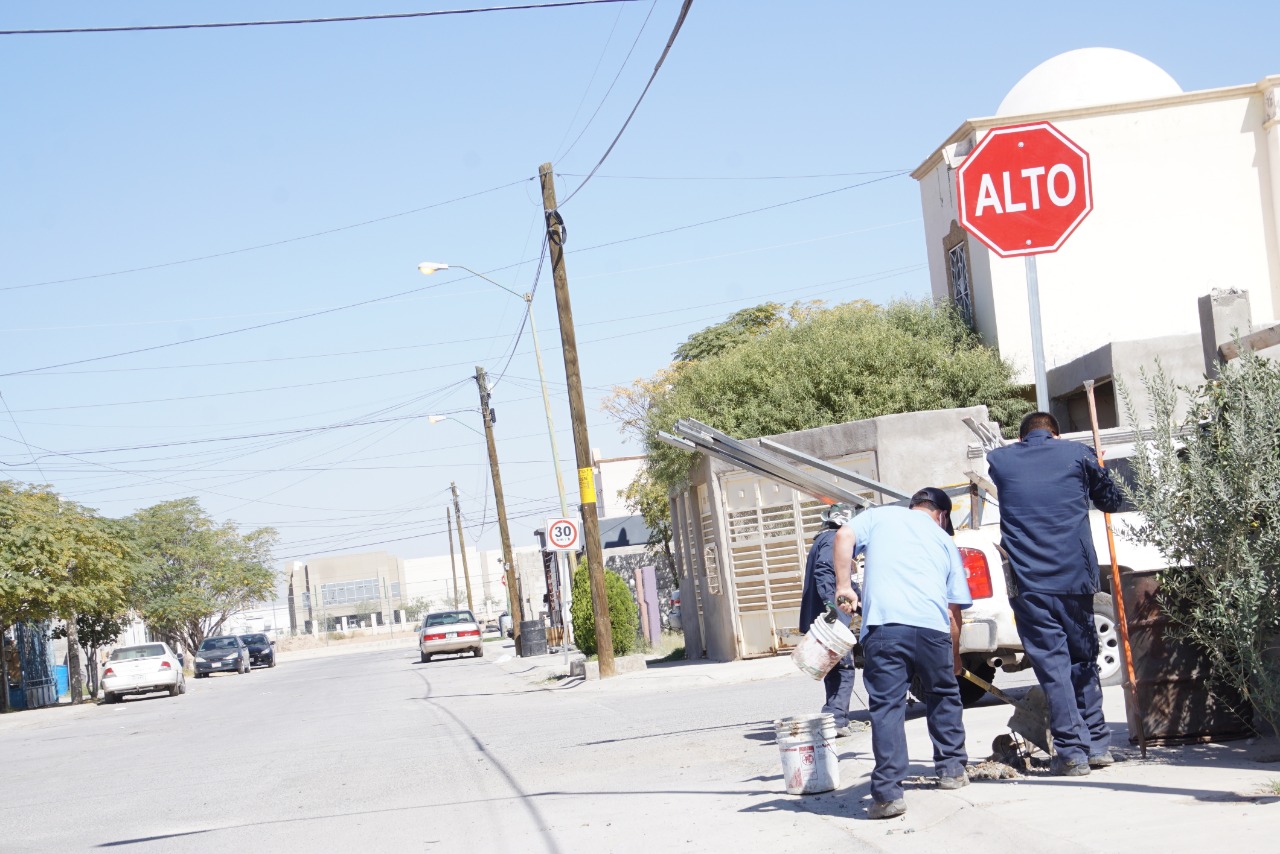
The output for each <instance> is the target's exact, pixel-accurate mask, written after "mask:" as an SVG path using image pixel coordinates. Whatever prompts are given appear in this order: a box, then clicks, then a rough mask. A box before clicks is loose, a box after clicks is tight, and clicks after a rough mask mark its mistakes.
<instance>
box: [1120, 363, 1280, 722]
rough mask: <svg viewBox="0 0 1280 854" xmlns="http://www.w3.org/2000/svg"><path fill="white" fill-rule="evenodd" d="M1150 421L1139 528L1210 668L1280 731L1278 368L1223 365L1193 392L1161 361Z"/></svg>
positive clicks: (1150, 383) (1188, 636) (1137, 473)
mask: <svg viewBox="0 0 1280 854" xmlns="http://www.w3.org/2000/svg"><path fill="white" fill-rule="evenodd" d="M1143 383H1144V385H1145V386H1146V388H1147V392H1148V394H1149V396H1150V401H1151V403H1150V407H1151V408H1150V412H1149V413H1148V414H1147V415H1148V417H1147V418H1139V417H1138V415H1137V413H1135V412H1134V411H1133V404H1132V400H1131V399H1130V398H1129V396H1128V395H1127V394H1125V395H1124V397H1125V403H1126V407H1127V408H1128V410H1129V419H1130V423H1134V424H1138V423H1149V424H1151V425H1153V426H1151V427H1149V428H1144V429H1141V430H1139V431H1138V441H1137V442H1136V443H1135V448H1136V450H1135V455H1134V457H1133V471H1134V487H1133V489H1132V498H1133V501H1134V504H1135V505H1136V507H1137V508H1138V509H1139V510H1141V511H1142V514H1143V519H1144V521H1143V523H1142V524H1141V526H1140V527H1138V529H1137V533H1138V535H1139V536H1140V537H1141V538H1142V539H1143V540H1144V541H1145V542H1147V543H1149V544H1151V545H1154V546H1156V547H1157V548H1159V550H1160V552H1161V554H1162V555H1164V557H1165V559H1166V560H1168V562H1169V566H1170V567H1171V568H1170V569H1168V570H1166V571H1165V572H1163V573H1161V576H1160V591H1161V592H1160V598H1161V604H1162V606H1163V607H1164V609H1165V611H1166V613H1167V614H1168V615H1169V617H1170V618H1171V619H1172V620H1173V622H1174V625H1175V627H1176V630H1177V634H1179V635H1180V636H1181V637H1182V638H1183V639H1185V640H1188V641H1190V642H1191V643H1193V644H1194V645H1195V646H1196V647H1198V648H1199V649H1200V650H1201V651H1203V653H1204V655H1205V656H1206V659H1207V661H1208V662H1209V667H1210V670H1211V672H1212V675H1213V676H1214V677H1216V678H1217V679H1218V680H1221V682H1222V683H1224V684H1225V685H1226V686H1227V687H1228V688H1229V689H1231V693H1234V694H1237V695H1238V696H1242V697H1244V698H1246V699H1247V700H1248V701H1249V703H1250V704H1251V705H1252V707H1253V709H1254V711H1256V712H1257V714H1258V716H1259V718H1260V719H1261V720H1262V721H1263V722H1264V724H1265V725H1266V727H1267V728H1269V729H1270V730H1272V731H1273V732H1274V731H1275V730H1277V728H1280V658H1277V655H1276V650H1277V644H1278V642H1280V502H1278V501H1277V496H1278V495H1280V431H1277V430H1276V415H1277V413H1280V366H1277V364H1276V363H1275V362H1272V361H1269V360H1264V359H1262V358H1259V357H1258V356H1255V355H1253V354H1246V355H1244V356H1242V357H1241V358H1240V359H1239V360H1238V361H1234V362H1230V363H1228V364H1226V365H1224V366H1223V367H1222V370H1221V373H1220V375H1219V377H1218V378H1217V379H1215V380H1211V381H1209V382H1207V383H1205V384H1204V385H1203V386H1201V387H1200V388H1198V389H1182V390H1181V392H1183V393H1187V394H1189V397H1190V400H1191V407H1190V412H1189V414H1188V415H1187V416H1185V417H1183V418H1179V417H1178V415H1177V413H1178V411H1179V398H1180V397H1181V394H1180V390H1179V389H1178V388H1177V387H1176V386H1175V385H1174V384H1173V383H1172V382H1171V381H1170V380H1169V379H1168V377H1167V376H1166V375H1165V374H1164V372H1163V370H1162V369H1160V368H1159V367H1158V366H1157V368H1156V370H1155V371H1154V372H1153V373H1152V374H1150V375H1147V374H1144V376H1143Z"/></svg>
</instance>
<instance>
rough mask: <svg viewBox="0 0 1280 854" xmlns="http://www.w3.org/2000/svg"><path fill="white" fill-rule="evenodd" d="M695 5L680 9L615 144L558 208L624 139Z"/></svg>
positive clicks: (686, 3) (689, 1)
mask: <svg viewBox="0 0 1280 854" xmlns="http://www.w3.org/2000/svg"><path fill="white" fill-rule="evenodd" d="M692 5H693V0H684V4H683V5H682V6H681V7H680V14H679V15H678V16H677V17H676V23H675V26H674V27H672V28H671V35H670V36H668V37H667V45H666V47H664V48H663V49H662V55H661V56H659V57H658V61H657V62H656V63H654V66H653V73H652V74H650V75H649V81H648V82H647V83H645V84H644V89H642V90H640V97H639V98H636V103H635V106H633V107H632V108H631V112H630V113H628V114H627V118H626V120H625V121H623V123H622V127H620V128H618V133H617V134H616V135H615V136H614V137H613V142H611V143H609V147H608V148H606V149H605V150H604V154H602V155H600V159H599V160H597V161H596V165H595V166H592V167H591V171H590V172H588V173H587V177H585V178H583V179H582V183H581V184H579V185H578V186H577V187H575V188H574V190H573V192H572V193H570V194H569V195H568V196H567V197H566V198H565V199H563V200H562V201H560V202H559V203H558V207H564V206H565V205H566V204H568V202H569V200H570V199H572V198H573V197H574V196H576V195H578V193H579V191H581V190H582V188H583V187H585V186H587V182H589V181H590V180H591V177H592V176H593V175H595V174H596V172H597V171H598V170H599V169H600V167H601V166H603V165H604V162H605V161H606V160H607V159H609V155H610V154H612V153H613V149H614V146H616V145H617V144H618V140H620V139H622V135H623V134H624V133H626V130H627V125H629V124H631V120H632V119H633V118H635V115H636V110H639V109H640V104H641V102H642V101H644V96H645V95H647V94H649V87H650V86H652V85H653V81H654V80H656V79H657V77H658V72H659V71H660V70H661V69H662V63H663V62H665V61H666V59H667V54H669V53H671V46H672V45H674V44H675V43H676V36H678V35H680V28H681V27H683V26H684V19H685V18H686V17H688V15H689V7H691V6H692Z"/></svg>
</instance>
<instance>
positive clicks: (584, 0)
mask: <svg viewBox="0 0 1280 854" xmlns="http://www.w3.org/2000/svg"><path fill="white" fill-rule="evenodd" d="M635 2H638V0H560V2H552V3H525V4H521V5H519V6H483V7H480V8H476V9H443V10H441V11H438V12H395V13H390V14H383V15H345V16H343V17H340V18H292V19H288V20H276V21H226V22H216V23H207V24H146V25H134V26H126V27H68V28H62V29H48V30H0V36H48V35H67V34H71V33H138V32H154V31H156V30H210V29H226V28H228V27H275V26H281V25H285V24H341V23H351V22H353V21H392V20H400V19H405V18H436V17H440V16H443V15H474V14H477V13H480V12H517V11H524V10H529V9H559V8H562V7H565V6H598V5H600V4H603V3H635Z"/></svg>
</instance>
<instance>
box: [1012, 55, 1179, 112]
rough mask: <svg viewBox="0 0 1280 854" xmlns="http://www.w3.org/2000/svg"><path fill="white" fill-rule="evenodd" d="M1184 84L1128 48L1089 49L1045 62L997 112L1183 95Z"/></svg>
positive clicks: (1020, 81)
mask: <svg viewBox="0 0 1280 854" xmlns="http://www.w3.org/2000/svg"><path fill="white" fill-rule="evenodd" d="M1181 93H1182V87H1181V86H1179V85H1178V82H1177V81H1176V80H1174V79H1173V78H1172V77H1170V76H1169V73H1168V72H1167V71H1165V70H1164V69H1163V68H1161V67H1160V66H1158V65H1156V64H1155V63H1154V62H1151V61H1150V60H1147V59H1143V58H1142V57H1140V56H1138V55H1137V54H1135V53H1129V52H1128V51H1127V50H1116V49H1115V48H1110V47H1086V48H1082V49H1080V50H1073V51H1068V52H1067V53H1062V54H1059V55H1058V56H1055V57H1053V58H1052V59H1049V60H1046V61H1045V62H1042V63H1040V64H1039V65H1037V66H1036V67H1035V68H1033V69H1031V70H1030V71H1029V72H1027V74H1026V76H1025V77H1023V78H1022V79H1021V80H1019V81H1018V83H1017V85H1015V86H1014V87H1013V88H1012V89H1010V90H1009V94H1008V95H1005V97H1004V100H1003V101H1001V102H1000V108H999V109H998V110H996V115H997V116H1018V115H1023V114H1026V113H1044V112H1049V111H1051V110H1069V109H1073V108H1075V107H1093V106H1097V105H1099V104H1123V103H1125V102H1127V101H1145V100H1147V99H1149V98H1163V97H1167V96H1169V95H1180V94H1181Z"/></svg>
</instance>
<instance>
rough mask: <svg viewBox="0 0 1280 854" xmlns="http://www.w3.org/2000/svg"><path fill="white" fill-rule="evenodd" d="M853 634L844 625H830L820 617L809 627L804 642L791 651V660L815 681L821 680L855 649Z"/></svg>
mask: <svg viewBox="0 0 1280 854" xmlns="http://www.w3.org/2000/svg"><path fill="white" fill-rule="evenodd" d="M853 642H854V637H853V632H851V631H849V627H848V626H846V625H845V624H844V623H841V622H839V621H836V622H834V623H828V622H827V621H826V620H824V619H822V618H821V617H819V618H818V619H816V620H814V621H813V625H811V626H809V631H808V632H807V633H806V634H805V636H804V640H802V641H800V644H799V646H797V647H796V648H795V649H794V650H792V651H791V660H792V661H793V662H795V665H796V667H799V668H800V669H801V670H802V671H803V672H805V673H808V674H809V675H810V676H812V677H813V678H814V679H821V678H822V677H824V676H826V675H827V671H829V670H830V669H831V668H833V667H835V666H836V662H838V661H839V660H840V659H842V658H844V657H845V655H847V654H848V653H849V650H851V649H853Z"/></svg>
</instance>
